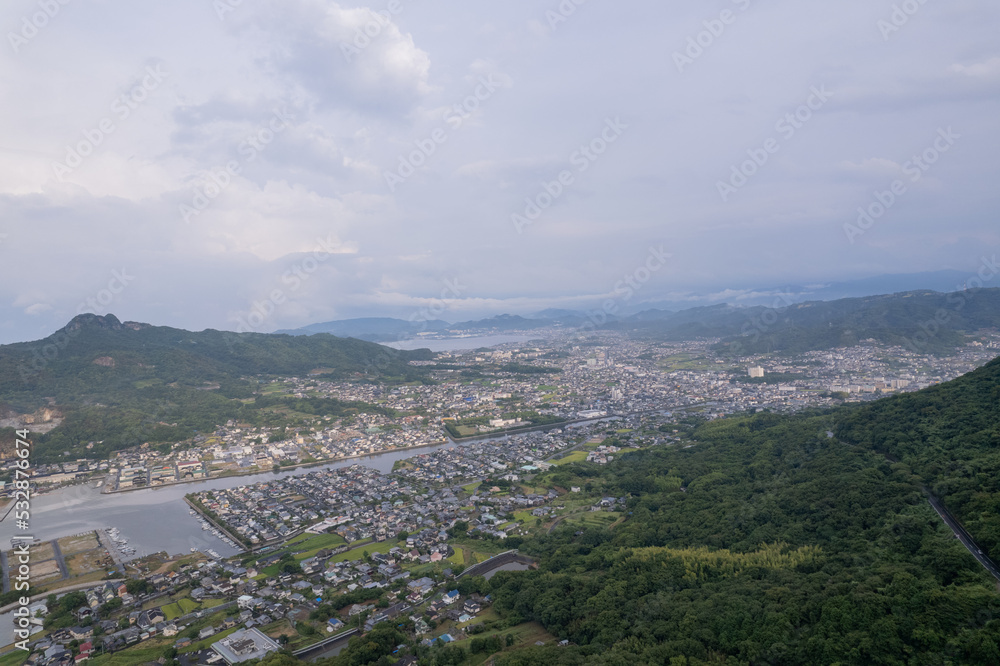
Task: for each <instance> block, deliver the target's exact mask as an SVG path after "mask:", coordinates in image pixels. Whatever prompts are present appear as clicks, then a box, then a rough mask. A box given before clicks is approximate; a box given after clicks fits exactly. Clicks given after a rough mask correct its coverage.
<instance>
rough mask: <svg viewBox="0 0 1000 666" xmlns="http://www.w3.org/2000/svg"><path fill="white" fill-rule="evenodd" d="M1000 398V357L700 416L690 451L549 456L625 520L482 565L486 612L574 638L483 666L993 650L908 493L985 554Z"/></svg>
mask: <svg viewBox="0 0 1000 666" xmlns="http://www.w3.org/2000/svg"><path fill="white" fill-rule="evenodd" d="M998 404H1000V360H998V361H994V362H993V363H991V364H989V365H988V366H986V367H984V368H982V369H980V370H978V371H977V372H974V373H972V374H970V375H968V376H966V377H963V378H960V379H958V380H956V381H954V382H951V383H949V384H946V385H942V386H940V387H936V388H933V389H930V390H928V391H924V392H922V393H918V394H911V395H905V396H900V397H897V398H890V399H888V400H884V401H879V402H877V403H874V404H873V405H870V406H867V407H864V408H845V409H840V410H836V411H833V412H829V413H825V414H818V413H816V414H802V415H798V416H790V417H779V416H773V415H768V414H763V415H757V416H753V417H747V418H742V419H726V420H720V421H715V422H711V423H708V424H706V425H703V426H701V427H700V428H698V429H697V430H696V432H695V437H696V439H697V441H698V443H697V445H695V446H694V447H692V448H689V449H680V450H678V449H661V450H653V451H647V452H640V453H635V454H631V455H629V456H627V457H626V458H625V459H623V460H622V461H621V462H620V464H617V465H613V466H611V467H610V468H606V469H595V468H593V467H585V466H577V467H576V468H575V469H566V468H563V469H561V470H560V471H558V472H557V473H556V477H554V479H553V480H554V481H556V482H561V483H565V484H567V485H569V484H573V483H581V482H583V481H586V482H589V483H591V484H599V485H600V486H601V487H602V488H603V492H604V493H605V494H609V495H621V496H628V497H630V499H629V511H630V516H629V518H628V520H626V521H625V522H624V523H623V524H621V525H619V526H617V527H616V528H615V529H614V530H607V529H604V530H597V529H591V530H586V531H584V532H574V531H573V530H572V529H563V530H556V532H555V533H554V534H552V535H549V536H544V537H541V538H537V539H533V540H530V541H528V542H526V543H524V544H522V546H521V550H522V551H527V552H530V553H532V554H535V555H537V556H539V557H541V560H542V566H541V568H540V570H539V571H537V572H528V573H519V574H511V573H501V574H498V575H497V576H496V577H495V578H494V579H493V580H492V581H491V582H492V587H493V594H494V598H495V600H496V608H497V610H498V611H499V612H500V614H501V616H502V617H506V618H509V619H510V621H512V622H513V621H521V620H524V619H532V620H537V621H539V622H541V623H542V624H543V625H544V626H545V627H546V628H547V629H548V630H549V631H550V632H552V633H553V634H555V635H557V636H559V637H561V638H565V639H568V640H570V641H572V642H573V643H575V644H576V645H575V646H572V647H569V648H555V647H547V648H532V649H529V650H526V651H520V652H517V653H512V654H510V655H505V656H501V657H500V658H499V659H498V661H497V663H498V664H503V665H506V666H514V665H521V664H548V665H551V664H633V663H634V664H834V663H840V664H900V665H902V664H928V665H929V664H946V663H951V664H997V663H1000V648H998V645H1000V620H998V619H997V618H1000V594H998V592H997V581H996V580H994V579H992V578H991V577H990V576H989V575H988V574H987V573H986V571H985V570H984V569H983V568H982V567H981V566H980V565H979V563H978V562H976V560H975V559H974V558H973V557H972V556H971V555H970V554H969V553H968V551H967V550H965V548H964V547H963V546H962V545H961V544H960V543H959V542H958V541H957V540H956V539H954V538H953V535H952V534H951V531H950V530H949V529H948V528H947V527H945V525H944V523H943V522H942V521H941V520H940V518H939V517H938V516H937V515H936V514H935V513H934V511H933V510H932V509H931V508H930V506H929V505H928V503H927V501H926V498H925V496H924V494H923V493H922V492H921V488H922V487H923V486H924V485H925V484H927V485H931V486H932V487H933V488H934V489H935V490H936V491H937V492H938V493H940V495H941V496H943V497H944V499H945V500H946V502H947V503H948V504H949V505H951V506H953V507H954V508H955V509H956V510H957V511H958V513H959V515H960V516H961V517H962V518H964V519H965V520H966V527H968V528H969V529H970V531H971V532H972V533H973V535H974V536H975V537H976V538H977V539H979V540H980V541H981V542H982V543H981V545H984V546H986V548H988V549H989V552H990V554H991V555H992V556H993V557H995V558H998V557H1000V541H998V539H997V535H998V534H997V531H996V526H997V521H998V519H997V515H998V514H997V506H998V505H997V500H998V497H1000V495H998V492H997V491H998V488H997V478H998V476H997V460H998V455H1000V411H998ZM884 452H888V453H890V454H894V455H895V456H898V458H899V459H900V460H901V461H900V462H892V460H890V459H888V458H887V457H886V456H885V455H884Z"/></svg>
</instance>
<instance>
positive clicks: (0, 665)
mask: <svg viewBox="0 0 1000 666" xmlns="http://www.w3.org/2000/svg"><path fill="white" fill-rule="evenodd" d="M27 659H28V653H27V652H25V651H24V650H14V651H13V652H11V653H10V654H5V655H4V656H2V657H0V666H21V664H23V663H24V662H25V661H26V660H27Z"/></svg>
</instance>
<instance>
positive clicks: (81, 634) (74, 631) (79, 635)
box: [69, 627, 94, 641]
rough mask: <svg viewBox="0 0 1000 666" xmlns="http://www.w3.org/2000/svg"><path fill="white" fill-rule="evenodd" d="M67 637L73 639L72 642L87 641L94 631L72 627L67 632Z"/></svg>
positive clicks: (87, 628) (88, 628)
mask: <svg viewBox="0 0 1000 666" xmlns="http://www.w3.org/2000/svg"><path fill="white" fill-rule="evenodd" d="M69 635H70V636H72V637H73V640H77V641H82V640H88V639H89V638H91V637H92V636H93V635H94V630H93V629H92V628H90V627H72V628H71V629H70V630H69Z"/></svg>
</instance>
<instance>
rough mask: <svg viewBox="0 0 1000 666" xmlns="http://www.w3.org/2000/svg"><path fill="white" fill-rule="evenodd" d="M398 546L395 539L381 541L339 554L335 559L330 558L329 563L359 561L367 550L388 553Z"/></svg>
mask: <svg viewBox="0 0 1000 666" xmlns="http://www.w3.org/2000/svg"><path fill="white" fill-rule="evenodd" d="M398 545H399V542H398V541H396V540H395V539H390V540H389V541H383V542H382V543H370V544H368V545H367V546H359V547H357V548H355V549H354V550H349V551H347V552H346V553H341V554H340V555H337V556H336V557H334V558H332V559H331V560H330V561H331V562H347V561H348V560H360V559H361V558H362V557H364V552H365V551H366V550H367V551H368V552H369V554H370V553H388V552H389V551H390V550H392V549H393V548H395V547H396V546H398Z"/></svg>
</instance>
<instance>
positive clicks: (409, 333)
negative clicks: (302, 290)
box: [278, 317, 451, 342]
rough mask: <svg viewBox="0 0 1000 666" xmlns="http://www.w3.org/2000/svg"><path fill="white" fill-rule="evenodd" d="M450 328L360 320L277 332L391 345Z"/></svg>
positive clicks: (430, 323)
mask: <svg viewBox="0 0 1000 666" xmlns="http://www.w3.org/2000/svg"><path fill="white" fill-rule="evenodd" d="M450 326H451V324H449V323H448V322H446V321H441V320H439V319H435V320H430V321H417V322H411V321H406V320H403V319H392V318H390V317H364V318H360V319H342V320H339V321H328V322H324V323H322V324H310V325H309V326H305V327H303V328H297V329H294V330H286V331H278V333H284V334H288V335H315V334H317V333H329V334H331V335H337V336H341V337H351V338H358V339H360V340H369V341H372V342H392V341H396V340H401V339H402V340H406V339H410V338H413V337H416V336H417V335H418V334H420V333H424V332H442V331H447V330H448V328H449V327H450Z"/></svg>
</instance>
